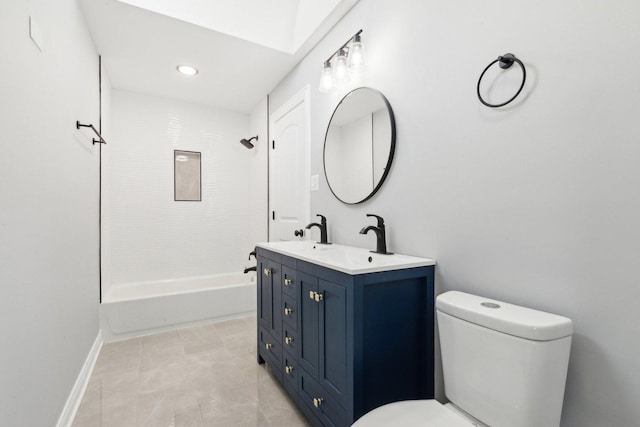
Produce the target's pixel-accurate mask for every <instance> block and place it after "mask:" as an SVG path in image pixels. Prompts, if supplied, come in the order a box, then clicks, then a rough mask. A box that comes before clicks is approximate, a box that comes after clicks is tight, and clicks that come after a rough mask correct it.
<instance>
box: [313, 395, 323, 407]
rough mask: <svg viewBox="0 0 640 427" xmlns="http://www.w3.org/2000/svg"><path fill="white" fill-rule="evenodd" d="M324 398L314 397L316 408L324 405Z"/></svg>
mask: <svg viewBox="0 0 640 427" xmlns="http://www.w3.org/2000/svg"><path fill="white" fill-rule="evenodd" d="M323 400H324V399H323V398H321V397H314V398H313V406H315V407H316V408H319V407H320V405H322V401H323Z"/></svg>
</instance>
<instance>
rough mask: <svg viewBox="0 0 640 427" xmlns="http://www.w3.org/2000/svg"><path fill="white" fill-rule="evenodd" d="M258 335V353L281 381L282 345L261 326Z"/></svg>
mask: <svg viewBox="0 0 640 427" xmlns="http://www.w3.org/2000/svg"><path fill="white" fill-rule="evenodd" d="M258 337H259V338H258V353H259V354H260V356H262V358H263V359H264V360H265V362H266V363H267V365H269V368H271V371H272V372H273V374H274V375H275V376H276V377H277V378H278V379H279V380H280V382H282V345H280V343H279V342H278V341H277V340H276V339H274V338H273V337H272V336H271V334H269V333H268V332H267V331H266V330H265V329H264V328H262V327H260V328H259V330H258Z"/></svg>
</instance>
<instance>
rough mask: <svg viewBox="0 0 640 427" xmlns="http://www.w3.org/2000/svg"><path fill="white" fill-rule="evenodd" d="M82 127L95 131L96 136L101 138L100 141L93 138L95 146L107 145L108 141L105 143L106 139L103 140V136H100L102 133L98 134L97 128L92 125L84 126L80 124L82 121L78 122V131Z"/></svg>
mask: <svg viewBox="0 0 640 427" xmlns="http://www.w3.org/2000/svg"><path fill="white" fill-rule="evenodd" d="M81 127H83V128H91V130H93V131H94V132H95V134H96V135H98V138H100V139H95V138H93V145H95V144H106V143H107V141H105V140H104V138H102V135H100V132H98V130H97V129H96V128H94V127H93V125H92V124H88V125H83V124H82V123H80V121H78V120H76V129H80V128H81Z"/></svg>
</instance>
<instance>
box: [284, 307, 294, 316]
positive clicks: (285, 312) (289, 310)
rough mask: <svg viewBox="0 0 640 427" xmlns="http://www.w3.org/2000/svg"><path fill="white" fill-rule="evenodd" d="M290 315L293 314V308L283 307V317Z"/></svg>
mask: <svg viewBox="0 0 640 427" xmlns="http://www.w3.org/2000/svg"><path fill="white" fill-rule="evenodd" d="M291 313H293V308H290V307H285V309H284V315H285V316H288V315H290V314H291Z"/></svg>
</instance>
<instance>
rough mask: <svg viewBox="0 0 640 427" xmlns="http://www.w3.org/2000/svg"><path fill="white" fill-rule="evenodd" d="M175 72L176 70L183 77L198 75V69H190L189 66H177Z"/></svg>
mask: <svg viewBox="0 0 640 427" xmlns="http://www.w3.org/2000/svg"><path fill="white" fill-rule="evenodd" d="M176 70H178V71H179V72H180V73H182V74H184V75H185V76H195V75H196V74H198V69H197V68H196V67H192V66H191V65H178V66H177V67H176Z"/></svg>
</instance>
